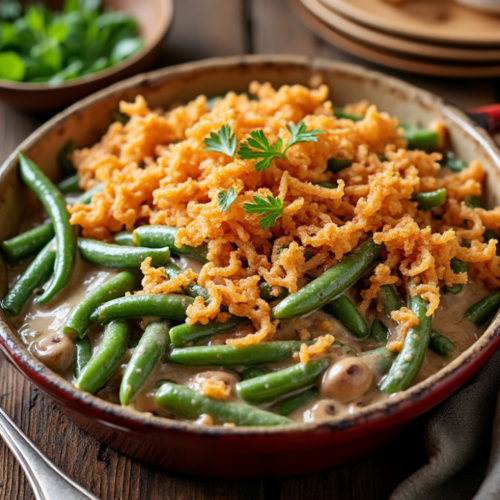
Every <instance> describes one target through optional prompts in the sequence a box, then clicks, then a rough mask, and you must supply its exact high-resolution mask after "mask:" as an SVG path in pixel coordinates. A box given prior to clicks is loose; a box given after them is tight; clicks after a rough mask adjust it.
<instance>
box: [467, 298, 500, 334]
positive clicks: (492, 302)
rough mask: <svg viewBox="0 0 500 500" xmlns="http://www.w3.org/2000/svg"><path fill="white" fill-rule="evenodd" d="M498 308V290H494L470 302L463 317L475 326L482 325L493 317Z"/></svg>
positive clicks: (499, 299) (499, 300)
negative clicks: (474, 301) (473, 302)
mask: <svg viewBox="0 0 500 500" xmlns="http://www.w3.org/2000/svg"><path fill="white" fill-rule="evenodd" d="M499 308H500V292H495V293H492V294H490V295H487V296H486V297H483V298H482V299H481V300H479V301H478V302H476V303H475V304H472V305H471V306H470V307H469V309H467V311H466V312H465V314H464V318H463V319H467V320H469V321H470V322H471V323H473V324H474V325H476V326H484V325H486V323H489V322H490V321H491V320H492V319H493V318H494V317H495V315H496V313H497V311H498V309H499Z"/></svg>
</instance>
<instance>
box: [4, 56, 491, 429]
mask: <svg viewBox="0 0 500 500" xmlns="http://www.w3.org/2000/svg"><path fill="white" fill-rule="evenodd" d="M269 65H274V66H278V67H279V66H287V67H296V68H302V69H303V70H306V71H309V72H311V73H312V74H314V73H315V72H316V71H317V72H318V73H319V72H320V71H321V70H323V71H327V72H332V71H340V72H344V73H347V74H349V75H350V76H353V77H361V79H362V80H363V81H365V82H367V81H370V82H371V83H373V84H377V82H379V83H383V84H384V85H386V86H387V87H389V88H391V90H393V91H395V92H397V91H399V92H403V94H404V95H408V97H410V98H412V99H417V100H418V102H419V104H420V105H422V106H425V105H426V104H427V105H430V106H431V107H434V108H435V109H438V110H439V111H440V112H441V113H443V115H445V116H446V118H447V119H449V120H450V121H452V122H454V123H455V124H456V125H457V126H459V127H460V128H462V129H463V130H464V132H466V133H467V135H469V136H471V137H472V139H474V140H475V141H476V143H477V144H478V145H479V146H480V147H481V148H482V149H483V150H484V151H485V152H486V153H487V155H488V156H489V157H490V158H491V161H492V162H493V163H495V165H496V167H497V168H498V169H499V170H500V149H499V147H498V146H497V145H496V144H495V143H494V141H493V139H492V138H491V137H490V136H489V135H488V134H487V133H486V131H485V130H484V129H482V128H480V127H479V126H478V125H477V124H476V123H474V122H473V121H472V119H471V118H469V117H468V116H467V115H466V114H465V113H464V112H462V111H461V110H459V109H458V108H456V107H454V106H452V105H450V104H446V103H445V101H444V100H443V99H442V98H440V97H438V96H436V95H435V94H433V93H431V92H428V91H426V90H424V89H420V88H418V87H416V86H414V85H411V84H409V83H406V82H404V81H402V80H400V79H397V78H394V77H391V76H387V75H384V74H382V73H380V72H377V71H373V70H368V69H366V68H363V67H362V66H359V65H354V64H350V63H344V62H337V61H330V60H328V59H324V58H315V57H307V56H297V55H246V56H231V57H220V58H211V59H205V60H201V61H196V62H190V63H185V64H180V65H176V66H171V67H167V68H163V69H159V70H156V71H152V72H149V73H144V74H141V75H137V76H135V77H132V78H128V79H126V80H123V81H121V82H118V83H116V84H114V85H111V86H109V87H108V88H106V89H103V90H100V91H98V92H96V93H94V94H92V95H90V96H88V97H86V98H84V99H82V100H80V101H78V102H77V103H75V104H73V105H72V106H70V107H68V108H67V109H66V110H64V111H62V112H61V113H59V114H57V115H56V116H54V117H53V118H52V119H51V120H49V121H48V122H46V123H45V124H44V125H42V126H41V127H39V128H38V129H36V130H35V131H34V132H33V133H32V134H30V135H29V136H28V137H27V138H26V139H25V140H24V141H23V142H22V143H21V144H20V145H19V146H18V147H17V148H16V150H15V151H13V152H12V153H11V154H10V155H9V157H8V158H7V159H6V160H5V162H4V163H3V164H2V165H1V166H0V179H2V178H3V177H5V176H6V175H8V174H9V173H10V172H11V171H12V170H13V169H16V168H17V152H18V151H21V152H23V153H25V154H28V152H29V151H30V149H31V148H33V147H34V146H36V145H37V144H38V143H39V142H40V141H41V140H43V138H44V137H45V136H46V135H47V134H48V133H49V132H51V131H52V130H54V129H56V128H58V127H59V126H61V125H62V124H63V123H64V121H65V120H66V119H68V118H70V117H71V116H73V115H74V114H78V113H80V112H83V110H85V108H87V107H89V106H90V105H92V104H97V103H99V102H101V101H105V100H107V99H108V98H110V97H112V96H113V95H114V94H115V93H116V92H120V91H125V90H133V89H134V88H137V87H139V86H141V85H145V86H146V85H147V86H154V85H155V84H160V83H161V82H164V81H167V80H169V79H172V78H179V77H182V76H183V75H186V74H188V73H192V72H197V71H203V70H205V71H206V70H208V69H214V68H218V69H222V70H223V69H232V68H235V67H238V66H240V67H246V68H249V67H250V68H251V67H252V66H256V67H258V66H269ZM0 311H1V310H0ZM9 323H10V320H9V319H8V318H7V317H6V315H5V313H4V312H3V311H1V312H0V344H1V347H2V351H3V354H4V355H5V356H6V357H7V358H8V359H9V361H11V362H12V363H13V364H14V365H15V367H16V368H17V369H18V370H19V371H21V372H22V373H23V375H24V376H26V377H27V378H28V379H29V380H30V381H32V382H34V383H35V384H37V381H34V380H33V379H30V378H29V377H28V376H27V374H26V373H25V372H24V370H22V369H21V368H20V366H21V365H23V366H24V367H25V368H28V369H29V371H30V372H31V373H33V374H34V373H36V374H37V375H38V377H40V378H41V379H44V381H45V382H46V383H47V384H48V385H49V386H50V387H51V388H52V389H55V390H56V391H55V392H57V395H56V394H55V392H54V391H53V392H51V396H52V397H54V398H55V399H56V400H60V401H63V402H65V403H66V404H67V403H68V402H69V401H74V402H76V403H77V404H78V405H83V407H84V408H82V409H85V410H87V411H90V412H92V411H93V412H95V411H96V410H97V411H99V412H100V414H101V416H102V417H103V418H99V417H98V416H96V415H95V413H94V414H93V415H92V418H93V419H98V420H100V421H101V422H103V423H105V424H106V425H108V426H113V427H115V428H123V429H124V430H127V431H130V430H131V429H130V426H131V425H132V424H133V425H135V426H136V427H137V426H140V427H142V428H148V430H152V429H156V430H158V431H177V432H182V433H187V434H196V435H200V436H221V435H222V436H234V435H236V436H238V435H239V436H245V435H247V436H248V435H253V436H254V435H274V436H275V435H278V434H293V433H312V432H313V431H319V430H323V431H328V432H330V433H334V432H341V431H345V430H347V429H353V428H356V427H359V426H361V424H363V423H371V424H377V423H380V422H381V421H382V419H384V418H386V416H387V415H389V414H393V413H395V412H396V411H397V412H398V413H401V412H402V411H403V410H408V409H410V407H411V406H412V405H413V404H414V403H415V402H417V401H418V400H419V399H421V398H422V397H424V396H425V395H426V394H428V393H429V392H430V391H436V392H437V390H438V389H439V387H440V386H441V387H444V386H445V385H446V384H447V383H449V382H451V381H452V380H453V378H456V377H458V376H459V375H460V372H461V371H463V370H464V369H465V368H466V366H467V365H468V364H470V363H472V362H473V361H474V360H475V359H476V358H478V357H479V356H480V354H481V352H482V351H483V350H485V349H487V348H492V344H494V343H495V341H496V340H498V339H500V316H498V317H497V318H496V319H495V321H494V322H493V323H492V324H491V325H490V326H489V328H488V329H487V330H486V331H485V332H484V333H483V335H482V336H481V337H479V339H478V340H476V342H474V344H472V345H471V346H470V347H469V348H468V349H466V350H465V351H464V352H463V353H461V354H460V355H459V356H458V357H457V358H455V359H454V360H452V361H451V362H450V363H449V364H448V365H446V366H445V367H443V368H442V369H441V370H439V371H438V372H437V373H435V374H434V375H431V376H430V377H428V378H427V379H425V380H423V381H422V382H419V383H418V384H416V385H415V386H412V387H410V388H409V389H407V390H406V391H402V392H400V393H397V394H394V395H392V396H390V397H389V398H388V399H387V400H384V401H381V402H378V403H374V404H371V405H368V406H367V407H365V408H362V409H360V410H357V411H356V413H353V414H349V415H342V416H338V417H332V418H331V419H328V420H323V421H318V422H310V423H294V424H287V425H278V426H271V427H263V426H255V427H234V428H227V427H223V426H200V425H196V424H194V423H192V422H185V421H180V420H171V419H168V418H165V417H157V416H154V415H151V414H148V413H145V412H139V411H136V410H133V409H131V408H127V407H122V406H120V405H117V404H114V403H110V402H107V401H105V400H103V399H100V398H98V397H97V396H94V395H92V394H89V393H86V392H83V391H81V390H79V389H77V388H76V387H75V386H74V385H72V384H71V383H70V382H69V381H67V380H66V379H64V378H63V377H62V376H60V375H57V374H56V373H55V372H53V371H51V370H50V369H49V368H47V367H46V366H45V365H43V363H41V362H40V361H38V359H37V358H35V356H33V355H32V354H31V353H30V352H29V351H28V349H27V347H26V346H25V345H24V344H23V342H22V340H21V339H20V338H19V337H18V335H17V332H16V329H15V328H14V327H13V326H12V325H10V324H9ZM468 378H470V377H468ZM38 382H39V383H40V384H41V386H42V390H45V391H46V390H47V389H46V387H45V386H44V385H43V384H42V381H41V380H39V381H38ZM104 416H107V417H109V418H115V419H118V420H119V421H120V423H121V425H117V423H111V422H110V421H109V420H107V419H106V418H104ZM125 423H128V424H129V426H128V427H127V426H126V425H123V424H125Z"/></svg>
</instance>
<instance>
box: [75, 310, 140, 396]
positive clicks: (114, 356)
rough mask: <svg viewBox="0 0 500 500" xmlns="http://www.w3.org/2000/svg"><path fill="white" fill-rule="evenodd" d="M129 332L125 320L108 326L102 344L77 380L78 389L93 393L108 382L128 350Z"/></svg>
mask: <svg viewBox="0 0 500 500" xmlns="http://www.w3.org/2000/svg"><path fill="white" fill-rule="evenodd" d="M129 333H130V325H129V324H128V323H127V322H126V321H123V320H117V321H113V322H111V323H110V324H109V325H107V326H106V328H105V330H104V335H103V337H102V341H101V344H100V345H99V347H98V349H97V351H96V352H95V353H94V355H93V356H92V358H90V361H89V362H88V363H87V364H86V365H85V368H84V369H83V370H82V372H81V373H80V376H79V377H78V379H77V381H76V387H77V388H78V389H81V390H82V391H86V392H90V393H92V394H93V393H94V392H96V391H97V390H98V389H99V388H101V387H102V386H103V385H104V384H105V383H106V382H107V380H108V379H109V377H111V375H113V372H114V371H115V370H116V369H117V368H118V367H119V366H120V363H121V361H122V359H123V356H124V355H125V352H126V351H127V342H128V336H129Z"/></svg>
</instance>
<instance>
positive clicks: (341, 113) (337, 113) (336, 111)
mask: <svg viewBox="0 0 500 500" xmlns="http://www.w3.org/2000/svg"><path fill="white" fill-rule="evenodd" d="M333 114H334V115H335V116H336V117H337V118H345V119H346V120H352V121H353V122H359V121H360V120H362V119H363V117H362V116H357V115H349V114H348V113H346V112H345V111H344V110H343V109H342V108H333Z"/></svg>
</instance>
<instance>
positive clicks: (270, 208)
mask: <svg viewBox="0 0 500 500" xmlns="http://www.w3.org/2000/svg"><path fill="white" fill-rule="evenodd" d="M253 201H254V203H245V205H243V208H244V209H245V211H246V213H247V214H259V215H263V216H264V217H262V219H260V221H259V224H260V226H261V227H262V229H264V230H266V229H267V228H269V227H273V226H274V224H276V221H277V219H278V217H279V216H280V215H282V214H283V203H282V202H281V200H280V199H279V198H273V197H272V196H270V195H268V197H267V200H265V199H264V198H259V197H258V196H254V197H253Z"/></svg>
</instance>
